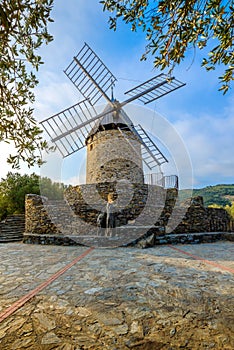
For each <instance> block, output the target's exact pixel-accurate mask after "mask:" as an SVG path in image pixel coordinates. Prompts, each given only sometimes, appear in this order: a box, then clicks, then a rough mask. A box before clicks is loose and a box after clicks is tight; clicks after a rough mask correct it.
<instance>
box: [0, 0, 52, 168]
mask: <svg viewBox="0 0 234 350" xmlns="http://www.w3.org/2000/svg"><path fill="white" fill-rule="evenodd" d="M52 6H53V0H2V1H1V3H0V118H1V124H0V141H5V142H8V143H9V142H11V141H12V142H13V143H14V145H15V148H16V154H15V155H10V156H9V158H8V162H9V163H10V164H12V166H13V168H19V161H20V160H23V161H26V162H27V164H28V166H32V165H34V164H38V165H41V163H42V159H41V153H40V152H41V151H42V150H44V149H48V144H47V143H46V142H45V141H44V140H43V138H42V135H41V133H42V130H41V129H40V128H39V127H38V126H37V124H36V120H35V118H34V116H33V109H32V108H31V107H30V105H32V103H33V102H34V100H35V96H34V93H33V88H35V86H36V85H37V84H38V81H37V78H36V75H35V71H37V70H38V68H39V66H40V65H41V64H42V63H43V62H42V60H41V57H40V56H39V55H38V54H37V52H36V51H37V49H39V48H40V47H41V45H42V44H43V43H46V44H47V43H49V42H50V41H51V40H52V36H51V35H49V33H48V30H47V25H48V23H49V22H51V21H52V19H51V18H50V12H51V9H52ZM38 150H39V154H38Z"/></svg>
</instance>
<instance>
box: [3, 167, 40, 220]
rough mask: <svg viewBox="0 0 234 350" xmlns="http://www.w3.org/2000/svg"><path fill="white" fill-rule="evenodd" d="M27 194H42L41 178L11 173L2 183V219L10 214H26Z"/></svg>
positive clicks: (33, 175)
mask: <svg viewBox="0 0 234 350" xmlns="http://www.w3.org/2000/svg"><path fill="white" fill-rule="evenodd" d="M27 193H35V194H39V193H40V188H39V176H38V175H36V174H32V175H30V176H29V175H23V176H22V175H20V174H19V173H15V174H14V173H12V172H9V173H8V174H7V176H6V178H5V179H2V180H1V182H0V219H3V218H5V217H6V216H7V215H9V214H14V213H24V210H25V195H26V194H27Z"/></svg>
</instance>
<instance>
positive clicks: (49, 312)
mask: <svg viewBox="0 0 234 350" xmlns="http://www.w3.org/2000/svg"><path fill="white" fill-rule="evenodd" d="M175 247H176V248H179V249H180V250H182V251H183V252H181V251H178V250H174V249H172V248H171V247H170V246H157V247H154V248H149V249H145V250H141V249H136V248H118V249H94V250H93V251H91V252H90V253H89V254H88V255H86V256H85V257H84V258H83V259H82V260H80V261H78V262H77V263H76V264H75V265H74V266H72V267H71V268H70V269H69V270H67V271H66V272H65V273H64V274H62V275H61V276H60V277H58V278H57V279H56V280H55V281H54V282H52V283H51V284H50V285H48V286H47V287H46V288H45V289H43V290H42V291H40V292H39V294H37V295H36V296H34V297H33V298H32V299H31V300H30V301H28V302H27V303H26V304H25V305H24V306H22V307H21V308H20V309H19V310H18V311H16V312H15V313H14V314H12V315H11V316H9V317H8V318H6V319H5V320H3V321H2V322H1V323H0V350H11V349H14V350H18V349H32V350H37V349H38V350H40V349H43V350H44V349H45V350H51V349H59V350H81V349H92V350H103V349H104V350H105V349H110V350H117V349H118V350H125V349H134V350H141V349H142V350H157V349H168V350H175V349H198V350H200V349H220V350H221V349H222V350H223V349H229V350H233V349H234V343H233V338H234V332H233V328H234V316H233V310H234V302H233V273H232V272H231V269H234V263H233V247H234V245H233V243H231V242H218V243H212V244H200V245H178V246H175ZM86 250H87V248H85V247H71V246H69V247H65V246H42V245H39V246H38V245H24V244H21V243H9V244H0V313H2V312H3V311H4V310H5V309H6V308H7V307H9V306H10V305H12V304H13V303H14V302H16V301H17V300H18V299H19V298H20V297H22V296H24V295H26V294H27V293H28V292H30V291H31V290H33V289H34V288H36V287H37V286H38V285H40V284H41V283H43V282H44V281H46V280H47V279H48V278H50V277H51V276H53V275H54V274H55V273H56V272H57V271H58V270H60V269H61V268H63V267H65V266H66V265H67V264H68V263H70V262H71V261H72V260H73V259H75V258H76V257H78V256H79V255H81V254H82V253H83V252H85V251H86ZM185 253H189V254H191V255H193V256H197V257H199V258H201V259H204V260H195V259H194V258H193V257H192V256H191V255H186V254H185ZM205 260H208V261H210V262H211V263H214V265H215V264H216V265H217V266H213V265H210V264H208V263H207V262H206V261H205ZM225 268H226V269H227V270H225Z"/></svg>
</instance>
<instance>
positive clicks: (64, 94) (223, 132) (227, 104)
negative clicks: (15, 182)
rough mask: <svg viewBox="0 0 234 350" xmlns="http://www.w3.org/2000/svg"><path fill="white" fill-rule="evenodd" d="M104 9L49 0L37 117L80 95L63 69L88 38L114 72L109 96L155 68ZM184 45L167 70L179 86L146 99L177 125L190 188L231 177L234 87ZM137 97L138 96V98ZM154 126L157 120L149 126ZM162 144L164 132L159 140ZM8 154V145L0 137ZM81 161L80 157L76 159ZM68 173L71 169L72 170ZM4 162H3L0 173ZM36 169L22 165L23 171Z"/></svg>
mask: <svg viewBox="0 0 234 350" xmlns="http://www.w3.org/2000/svg"><path fill="white" fill-rule="evenodd" d="M108 16H109V14H108V13H103V12H102V5H101V4H99V3H98V1H92V2H91V1H83V0H67V1H66V2H62V1H55V6H54V9H53V12H52V18H54V20H55V22H54V23H52V24H51V25H50V32H51V34H53V35H54V41H53V42H52V43H50V44H49V45H48V46H45V47H43V49H41V56H42V59H43V60H44V62H45V64H44V65H43V66H42V67H41V69H40V71H39V74H38V77H39V80H40V84H39V86H38V87H37V88H36V91H35V92H36V103H35V106H34V107H35V115H36V118H37V120H38V121H41V120H43V119H45V118H47V117H49V116H50V115H52V114H54V113H57V112H59V111H60V110H62V109H65V108H66V107H69V106H70V105H72V104H74V103H76V102H78V101H79V100H81V96H80V94H79V93H78V91H77V90H76V89H75V87H74V86H73V85H72V83H71V82H70V81H69V80H68V78H67V77H66V76H65V74H64V73H63V70H64V69H65V68H66V67H67V65H68V64H69V63H70V61H71V60H72V57H73V56H74V55H76V54H77V52H78V51H79V49H80V48H81V47H82V46H83V43H84V42H87V43H88V44H89V45H90V46H91V48H92V49H93V50H94V51H95V52H96V53H97V54H98V55H99V56H100V58H101V59H102V60H103V61H104V62H105V64H106V65H107V67H108V68H109V69H110V70H111V71H112V73H113V74H114V75H115V76H116V77H117V79H118V83H117V84H116V87H115V97H116V98H117V99H119V100H120V101H121V100H123V99H124V95H123V93H124V91H126V90H127V89H129V88H131V87H133V86H135V85H137V84H138V83H140V82H144V81H145V80H147V79H150V78H151V77H153V76H155V75H157V74H159V73H160V71H158V70H155V69H154V68H153V58H150V57H149V59H148V60H147V61H144V62H140V57H141V55H142V53H143V52H144V47H145V44H146V41H145V34H144V33H141V32H140V31H138V32H137V33H132V32H131V31H130V29H129V27H128V26H126V25H125V24H121V23H119V27H118V29H117V31H116V32H114V31H112V30H109V27H108V23H107V21H108ZM192 60H193V53H192V52H191V53H189V54H188V56H187V59H186V61H185V62H183V63H182V64H181V65H180V66H179V67H177V68H176V69H175V72H174V75H175V76H176V78H178V79H179V80H181V81H183V82H185V83H186V86H185V87H183V88H181V89H179V90H177V91H175V92H173V93H171V94H169V95H168V96H165V97H163V98H161V99H159V100H157V102H154V103H152V104H150V105H149V106H147V108H150V109H151V110H152V111H154V112H155V113H156V112H157V113H159V114H160V115H161V116H163V117H165V118H166V119H167V121H168V123H170V124H171V125H172V126H173V128H174V129H175V130H176V131H177V132H178V134H179V135H180V137H181V139H182V140H183V142H184V144H185V146H186V149H187V151H188V153H189V155H190V159H191V163H192V168H193V176H194V179H193V182H194V187H195V188H200V187H203V186H206V185H214V184H217V183H234V160H233V135H234V93H233V89H232V90H231V91H230V92H228V93H227V94H226V95H225V96H223V95H222V93H221V92H218V88H219V84H218V79H217V77H218V76H219V75H220V74H221V70H220V69H217V70H216V71H215V72H206V71H205V70H204V69H203V68H201V67H200V63H201V60H202V53H200V52H198V51H197V52H196V55H195V57H194V62H193V63H192ZM139 104H140V103H139ZM154 127H155V128H157V126H154ZM164 146H165V147H167V145H165V140H164ZM1 148H2V153H3V154H4V153H5V154H7V151H9V146H5V145H4V144H2V145H1ZM82 162H84V160H82ZM79 166H80V165H77V168H76V167H75V168H74V166H73V173H70V177H74V178H75V177H76V174H75V173H74V171H80V170H77V169H78V168H79ZM9 170H11V169H10V167H8V166H7V165H6V163H3V165H2V166H1V174H0V176H1V177H4V176H5V175H6V173H7V171H9ZM32 171H36V172H39V171H38V169H36V168H35V169H31V170H30V171H29V170H28V168H27V167H26V166H25V165H23V166H22V170H21V172H22V173H25V172H32Z"/></svg>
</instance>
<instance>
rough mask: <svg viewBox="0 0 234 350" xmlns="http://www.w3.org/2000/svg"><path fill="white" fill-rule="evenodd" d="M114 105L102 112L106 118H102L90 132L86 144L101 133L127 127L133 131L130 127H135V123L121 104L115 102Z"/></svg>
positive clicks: (107, 106)
mask: <svg viewBox="0 0 234 350" xmlns="http://www.w3.org/2000/svg"><path fill="white" fill-rule="evenodd" d="M113 105H114V106H112V105H110V104H108V105H106V107H105V108H104V110H103V112H102V114H104V116H103V117H100V119H98V121H97V123H96V124H95V126H94V127H93V128H92V129H91V130H90V132H89V134H88V136H87V138H86V143H87V141H88V139H89V138H90V137H91V136H93V135H95V134H96V133H97V132H99V131H104V130H111V129H117V128H118V127H119V128H123V127H124V128H125V129H126V127H127V128H129V130H131V129H130V127H133V123H132V121H131V119H130V118H129V117H128V115H127V114H126V113H125V112H124V110H123V109H122V108H121V107H120V106H119V102H118V101H115V102H114V104H113Z"/></svg>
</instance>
